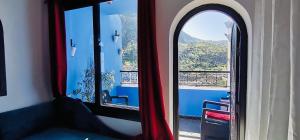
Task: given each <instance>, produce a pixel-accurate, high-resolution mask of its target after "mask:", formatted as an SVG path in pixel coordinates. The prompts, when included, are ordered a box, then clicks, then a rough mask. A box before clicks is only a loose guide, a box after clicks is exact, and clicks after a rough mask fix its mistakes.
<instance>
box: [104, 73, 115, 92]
mask: <svg viewBox="0 0 300 140" xmlns="http://www.w3.org/2000/svg"><path fill="white" fill-rule="evenodd" d="M101 79H102V87H103V89H104V90H105V89H106V90H108V91H109V92H110V91H111V90H112V89H113V87H114V84H115V72H114V71H111V72H103V73H102V74H101Z"/></svg>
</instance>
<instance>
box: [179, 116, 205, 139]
mask: <svg viewBox="0 0 300 140" xmlns="http://www.w3.org/2000/svg"><path fill="white" fill-rule="evenodd" d="M200 122H201V121H200V119H188V118H180V119H179V140H200V131H201V128H200Z"/></svg>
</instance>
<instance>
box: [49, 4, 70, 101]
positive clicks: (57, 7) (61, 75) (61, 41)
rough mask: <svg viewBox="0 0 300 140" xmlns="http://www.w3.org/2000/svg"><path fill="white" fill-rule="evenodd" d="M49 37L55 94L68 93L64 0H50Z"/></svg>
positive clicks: (57, 95)
mask: <svg viewBox="0 0 300 140" xmlns="http://www.w3.org/2000/svg"><path fill="white" fill-rule="evenodd" d="M48 9H49V32H50V34H49V37H50V55H51V78H52V79H51V80H52V90H53V96H54V97H59V96H65V95H66V81H67V79H66V78H67V58H66V33H65V32H66V30H65V17H64V10H63V5H62V0H49V1H48Z"/></svg>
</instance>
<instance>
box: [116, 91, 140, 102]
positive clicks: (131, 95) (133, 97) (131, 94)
mask: <svg viewBox="0 0 300 140" xmlns="http://www.w3.org/2000/svg"><path fill="white" fill-rule="evenodd" d="M117 95H119V96H128V100H129V106H135V107H138V106H139V96H138V88H137V87H134V86H132V87H130V86H118V87H117Z"/></svg>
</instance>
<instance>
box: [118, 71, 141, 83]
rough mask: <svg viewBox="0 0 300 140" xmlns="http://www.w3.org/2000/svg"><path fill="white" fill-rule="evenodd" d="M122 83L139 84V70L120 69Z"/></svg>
mask: <svg viewBox="0 0 300 140" xmlns="http://www.w3.org/2000/svg"><path fill="white" fill-rule="evenodd" d="M120 73H121V84H138V71H120Z"/></svg>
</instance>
